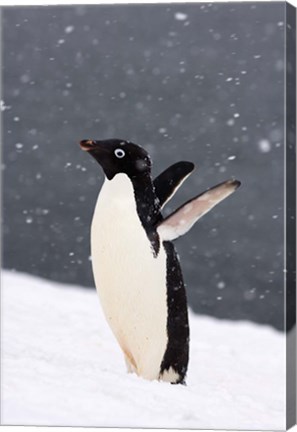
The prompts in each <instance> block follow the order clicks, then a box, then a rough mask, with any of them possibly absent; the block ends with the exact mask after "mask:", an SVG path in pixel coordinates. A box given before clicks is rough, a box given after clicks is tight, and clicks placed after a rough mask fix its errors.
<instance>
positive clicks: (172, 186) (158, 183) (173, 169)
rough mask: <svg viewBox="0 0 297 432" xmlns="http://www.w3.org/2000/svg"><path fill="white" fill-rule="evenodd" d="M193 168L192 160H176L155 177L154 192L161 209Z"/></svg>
mask: <svg viewBox="0 0 297 432" xmlns="http://www.w3.org/2000/svg"><path fill="white" fill-rule="evenodd" d="M194 168H195V165H194V164H193V163H192V162H177V163H175V164H174V165H171V166H170V167H169V168H167V169H166V170H165V171H163V172H162V173H161V174H160V175H158V177H156V178H155V180H154V187H155V193H156V195H157V197H158V198H159V200H160V205H161V209H162V207H164V205H165V204H166V203H167V202H168V201H169V200H170V198H171V197H173V195H174V194H175V192H176V191H177V189H178V188H179V187H180V186H181V185H182V184H183V182H184V181H185V180H186V179H187V178H188V176H189V175H190V174H191V172H192V171H193V170H194Z"/></svg>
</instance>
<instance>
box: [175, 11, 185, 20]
mask: <svg viewBox="0 0 297 432" xmlns="http://www.w3.org/2000/svg"><path fill="white" fill-rule="evenodd" d="M174 18H175V19H176V20H177V21H185V20H186V19H187V18H188V15H187V14H185V13H183V12H176V13H175V14H174Z"/></svg>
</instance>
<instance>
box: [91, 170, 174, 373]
mask: <svg viewBox="0 0 297 432" xmlns="http://www.w3.org/2000/svg"><path fill="white" fill-rule="evenodd" d="M91 253H92V265H93V273H94V278H95V283H96V288H97V291H98V294H99V297H100V300H101V303H102V307H103V310H104V313H105V316H106V319H107V321H108V323H109V325H110V327H111V329H112V331H113V333H114V334H115V336H116V338H117V340H118V342H119V344H120V346H121V348H122V350H123V351H124V353H125V356H126V360H127V361H128V362H130V365H132V367H133V368H134V369H135V370H136V372H137V373H138V374H139V375H140V376H143V377H144V378H147V379H157V378H158V376H159V371H160V365H161V362H162V359H163V356H164V353H165V350H166V347H167V340H168V339H167V289H166V254H165V251H164V249H163V246H162V245H161V249H160V252H159V254H158V257H157V258H155V257H154V255H153V253H152V249H151V244H150V241H149V240H148V238H147V235H146V232H145V230H144V228H143V226H142V224H141V221H140V219H139V217H138V213H137V209H136V201H135V197H134V190H133V185H132V182H131V181H130V179H129V177H128V176H126V175H125V174H118V175H116V176H115V177H114V178H113V180H111V181H109V180H105V182H104V185H103V187H102V189H101V191H100V194H99V197H98V200H97V204H96V208H95V212H94V216H93V221H92V228H91Z"/></svg>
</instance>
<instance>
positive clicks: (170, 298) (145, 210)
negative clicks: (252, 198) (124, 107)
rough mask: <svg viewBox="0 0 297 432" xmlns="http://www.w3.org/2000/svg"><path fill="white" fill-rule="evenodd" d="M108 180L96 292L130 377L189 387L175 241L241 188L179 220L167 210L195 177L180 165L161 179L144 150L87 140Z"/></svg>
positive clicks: (232, 186) (195, 201) (210, 195)
mask: <svg viewBox="0 0 297 432" xmlns="http://www.w3.org/2000/svg"><path fill="white" fill-rule="evenodd" d="M80 146H81V149H82V150H84V151H86V152H88V153H89V154H90V155H91V156H92V157H93V158H94V159H95V160H96V161H97V162H98V163H99V165H101V167H102V169H103V171H104V174H105V180H104V183H103V186H102V188H101V190H100V192H99V196H98V199H97V203H96V206H95V210H94V214H93V219H92V224H91V257H92V268H93V275H94V281H95V285H96V289H97V292H98V295H99V298H100V302H101V305H102V309H103V312H104V314H105V317H106V320H107V322H108V324H109V326H110V328H111V330H112V332H113V334H114V336H115V338H116V340H117V342H118V344H119V346H120V348H121V350H122V351H123V354H124V359H125V362H126V366H127V371H128V372H130V373H136V374H137V375H138V376H140V377H142V378H144V379H147V380H159V381H165V382H169V383H171V384H185V382H186V381H185V380H186V373H187V368H188V362H189V320H188V308H187V296H186V290H185V285H184V280H183V275H182V270H181V266H180V262H179V258H178V255H177V253H176V251H175V247H174V245H173V243H172V242H173V240H175V239H177V238H178V237H180V236H182V235H184V234H185V233H187V232H188V231H189V230H190V228H191V227H192V226H193V225H194V224H195V223H196V222H197V221H198V219H200V218H201V217H202V216H203V215H204V214H206V213H207V212H208V211H210V210H211V209H212V208H213V207H214V206H216V205H217V204H218V203H219V202H221V201H222V200H224V199H225V198H226V197H228V196H229V195H231V194H232V193H233V192H234V191H235V190H236V189H237V188H238V187H239V185H240V182H239V181H237V180H233V179H232V180H228V181H225V182H224V183H221V184H219V185H217V186H214V187H213V188H211V189H208V190H207V191H205V192H203V193H202V194H200V195H198V196H196V197H194V198H192V199H190V200H189V201H187V202H186V203H185V204H183V205H182V206H181V207H179V208H178V209H177V210H175V211H174V212H173V213H172V214H170V215H169V216H167V217H165V218H164V217H163V216H162V212H161V211H162V209H163V207H164V206H165V204H166V203H167V202H168V201H169V200H170V199H171V198H172V196H173V195H174V194H175V193H176V191H177V190H178V188H179V187H180V186H181V185H182V183H183V182H184V181H185V180H186V179H187V177H188V176H189V175H190V174H191V173H192V171H193V170H194V164H193V163H192V162H185V161H182V162H177V163H175V164H174V165H172V166H170V167H169V168H167V169H166V170H165V171H164V172H163V173H161V174H160V175H159V176H158V177H156V178H155V179H154V180H153V179H152V175H151V168H152V162H151V159H150V156H149V155H148V153H147V152H146V151H145V150H144V149H143V148H142V147H140V146H139V145H136V144H134V143H132V142H130V141H125V140H121V139H107V140H100V141H98V140H91V139H88V140H82V141H81V142H80Z"/></svg>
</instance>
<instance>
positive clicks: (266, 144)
mask: <svg viewBox="0 0 297 432" xmlns="http://www.w3.org/2000/svg"><path fill="white" fill-rule="evenodd" d="M258 148H259V150H260V152H261V153H269V152H270V150H271V144H270V141H269V140H268V139H265V138H263V139H261V140H260V141H259V142H258Z"/></svg>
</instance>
